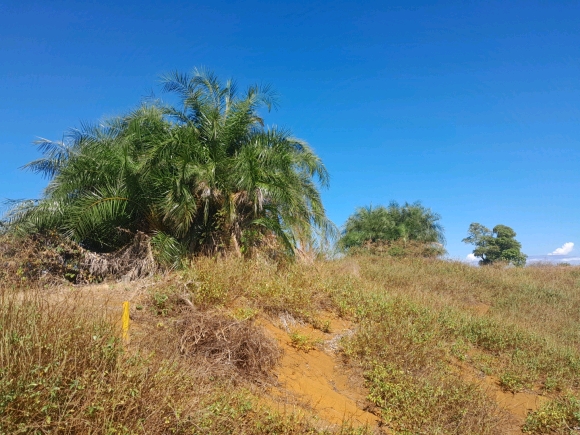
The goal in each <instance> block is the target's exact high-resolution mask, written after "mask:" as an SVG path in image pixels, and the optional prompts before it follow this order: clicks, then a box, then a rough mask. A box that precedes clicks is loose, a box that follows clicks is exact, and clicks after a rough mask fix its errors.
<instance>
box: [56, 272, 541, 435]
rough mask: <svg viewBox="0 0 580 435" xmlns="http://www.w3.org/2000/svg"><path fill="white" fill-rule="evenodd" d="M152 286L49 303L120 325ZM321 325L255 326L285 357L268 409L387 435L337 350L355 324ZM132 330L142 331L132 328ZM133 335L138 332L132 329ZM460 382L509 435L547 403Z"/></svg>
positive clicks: (492, 382) (465, 368)
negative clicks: (505, 422) (483, 400)
mask: <svg viewBox="0 0 580 435" xmlns="http://www.w3.org/2000/svg"><path fill="white" fill-rule="evenodd" d="M151 284H152V282H148V281H139V282H133V283H130V284H125V283H117V284H100V285H91V286H82V287H64V288H58V289H54V290H52V291H51V293H50V297H49V298H47V299H48V300H50V301H52V302H61V301H63V302H64V301H68V302H70V301H71V300H72V301H73V303H76V304H78V305H79V306H83V307H98V309H101V310H103V308H104V310H105V311H106V312H107V314H109V315H110V316H111V318H112V319H115V320H114V321H115V322H119V326H120V320H121V314H122V305H123V302H124V301H129V302H130V303H131V312H134V310H135V308H136V306H137V304H138V301H139V299H140V298H141V297H142V296H143V295H144V294H145V292H146V288H147V287H149V286H150V285H151ZM466 305H467V307H466V308H468V309H470V310H472V311H473V312H474V314H476V315H485V314H486V313H487V311H488V310H489V305H486V304H483V303H477V304H476V303H468V304H466ZM323 320H328V321H329V322H330V333H323V332H321V331H319V330H316V329H314V328H313V327H312V326H310V325H304V324H300V323H298V322H296V321H294V320H293V319H292V318H291V317H286V318H279V319H266V318H265V317H260V318H259V319H258V320H257V322H258V324H260V325H262V326H263V327H264V328H265V329H266V330H267V331H268V332H269V333H270V334H271V335H272V336H273V337H275V338H276V340H277V341H278V343H279V346H280V347H281V348H282V350H283V356H282V359H281V361H280V364H279V365H278V367H277V369H276V372H275V375H276V377H277V380H278V385H277V386H276V387H272V388H271V390H270V393H271V400H268V402H270V404H273V405H274V406H277V407H278V408H279V409H280V410H284V411H302V412H305V413H307V414H310V415H312V416H314V417H315V418H316V419H318V421H319V422H320V425H321V427H333V426H337V425H341V424H342V423H343V422H347V423H350V424H351V425H352V426H354V427H360V426H368V427H371V428H375V429H377V430H379V431H381V432H383V433H384V428H379V425H380V419H379V417H377V416H376V415H374V414H372V413H370V412H368V411H367V410H366V409H367V407H368V402H367V400H366V396H367V394H368V392H367V391H366V389H365V388H364V387H363V385H364V381H363V379H362V377H361V376H360V374H356V373H353V372H352V371H349V370H348V368H347V367H345V365H344V364H343V363H342V362H341V361H340V358H338V356H337V355H336V354H335V352H334V350H333V349H332V348H333V347H335V346H336V343H337V342H338V340H339V338H340V337H341V336H343V335H345V334H350V333H352V331H353V328H354V325H353V324H352V323H351V322H348V321H345V320H343V319H340V318H337V317H336V316H334V315H330V314H326V317H325V318H324V319H323ZM132 327H133V328H135V327H138V325H137V324H135V323H132ZM133 331H134V332H136V331H135V329H133ZM291 331H297V332H299V333H301V334H303V335H305V336H308V337H310V338H311V339H312V340H318V341H319V342H320V345H319V346H317V347H316V348H315V349H312V350H310V351H308V352H305V351H304V350H299V349H297V348H295V347H293V346H292V345H291V339H290V335H289V333H290V332H291ZM454 366H455V367H456V369H457V373H458V376H461V377H462V378H463V379H465V380H467V381H469V382H473V383H476V384H478V385H480V386H481V387H482V388H483V390H484V391H485V392H486V394H487V395H488V396H489V397H490V398H492V399H493V400H494V401H495V402H496V403H497V404H498V406H499V407H500V408H502V409H503V410H504V411H506V412H507V413H509V415H510V416H511V418H510V423H509V427H506V428H505V432H504V433H505V434H506V435H516V434H521V433H522V432H521V430H520V428H521V426H522V424H523V423H524V420H525V418H526V416H527V414H528V413H529V412H530V411H534V410H537V409H538V408H539V407H540V406H541V405H542V404H543V403H545V402H546V401H547V400H549V399H548V398H547V397H545V396H541V395H538V394H536V393H534V392H519V393H511V392H505V391H503V390H502V388H501V387H500V386H499V382H498V379H497V378H495V377H493V376H485V375H483V374H482V373H481V372H479V371H478V370H476V369H475V368H474V367H472V366H471V365H469V364H467V363H465V362H462V361H454Z"/></svg>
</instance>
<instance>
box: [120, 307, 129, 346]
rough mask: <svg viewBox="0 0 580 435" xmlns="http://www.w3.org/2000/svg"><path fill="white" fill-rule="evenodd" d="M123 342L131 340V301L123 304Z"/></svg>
mask: <svg viewBox="0 0 580 435" xmlns="http://www.w3.org/2000/svg"><path fill="white" fill-rule="evenodd" d="M122 322H123V340H125V341H127V340H128V339H129V301H125V302H123V318H122Z"/></svg>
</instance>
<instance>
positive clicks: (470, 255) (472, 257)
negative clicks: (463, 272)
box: [465, 253, 479, 261]
mask: <svg viewBox="0 0 580 435" xmlns="http://www.w3.org/2000/svg"><path fill="white" fill-rule="evenodd" d="M465 259H466V260H467V261H479V258H478V257H476V256H475V255H473V253H471V254H467V257H465Z"/></svg>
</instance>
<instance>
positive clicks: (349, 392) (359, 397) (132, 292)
mask: <svg viewBox="0 0 580 435" xmlns="http://www.w3.org/2000/svg"><path fill="white" fill-rule="evenodd" d="M578 287H580V273H577V271H576V270H574V269H566V268H559V269H555V268H553V269H546V270H539V269H538V270H535V269H530V270H514V269H510V270H501V269H481V270H479V269H472V268H468V267H467V266H464V265H460V264H454V263H447V262H430V261H422V260H413V261H407V260H403V261H400V262H398V261H384V260H377V259H369V260H367V259H346V260H345V261H337V262H327V263H324V262H320V263H314V264H313V265H312V266H303V265H292V266H287V267H286V268H281V269H279V268H277V267H276V266H273V265H269V264H264V263H259V262H241V261H238V260H229V259H226V260H223V261H221V260H220V261H215V260H203V259H201V260H199V261H198V262H196V264H195V267H192V268H191V269H187V270H185V271H183V272H180V273H177V274H170V275H168V276H165V277H158V278H156V279H155V280H153V279H152V280H139V281H135V282H131V283H115V284H99V285H91V286H77V287H61V288H45V289H43V290H42V292H43V293H42V297H43V298H45V299H46V300H48V301H52V302H55V303H56V302H66V303H67V304H71V306H77V307H79V308H84V309H86V308H89V309H90V310H92V311H94V312H99V313H103V312H106V313H107V317H108V318H109V319H111V321H112V322H113V323H114V324H116V325H119V324H120V318H121V312H122V304H123V302H124V301H127V300H128V301H130V304H131V316H132V321H131V327H130V337H131V340H130V344H129V346H128V347H127V346H126V349H129V350H131V351H135V352H136V353H139V352H142V351H143V352H150V351H151V352H155V354H156V355H158V356H162V357H163V358H166V359H167V360H170V359H172V358H173V359H175V360H182V361H184V362H185V364H198V362H200V361H201V360H200V359H196V357H191V358H190V357H189V356H188V355H183V354H182V353H180V352H181V350H180V345H179V339H180V331H179V325H182V324H183V319H184V318H183V316H184V315H187V310H188V309H190V308H188V307H189V306H190V305H191V307H192V308H191V309H195V310H197V312H199V313H202V314H203V316H208V317H211V316H213V315H214V314H215V315H217V316H221V319H222V320H220V321H226V322H228V321H241V322H246V323H247V324H251V325H254V327H255V326H258V329H260V330H262V331H265V332H266V333H267V335H268V336H269V337H271V338H274V339H275V341H276V343H277V345H278V347H279V348H280V349H281V350H282V354H281V357H280V359H279V360H278V362H277V364H276V365H275V366H274V367H273V368H268V371H269V375H268V376H267V377H264V378H260V379H249V378H248V379H246V378H244V376H245V375H244V374H243V373H241V372H240V373H234V372H232V371H229V372H228V371H227V370H223V371H222V372H219V373H220V374H219V375H218V376H217V377H216V379H222V380H223V382H225V384H220V385H222V386H221V387H219V388H222V389H224V390H219V389H218V390H215V391H227V392H228V393H229V392H230V391H234V390H235V391H236V393H232V394H234V395H235V397H238V396H237V395H238V394H239V391H242V390H243V389H246V390H248V391H250V393H248V394H250V396H251V397H254V398H258V402H252V400H254V399H247V398H244V399H243V400H242V401H241V402H240V403H241V405H240V406H241V408H234V410H235V412H234V411H232V409H230V408H228V407H224V405H223V404H220V405H219V406H218V405H215V406H214V405H212V404H211V403H209V404H208V403H206V404H204V405H203V406H202V405H199V404H197V403H196V404H191V405H190V408H191V409H190V411H191V412H193V413H194V414H195V413H196V412H202V414H203V413H205V414H203V415H202V416H201V417H195V418H202V417H203V418H206V417H204V415H206V414H208V413H209V414H208V415H210V417H211V418H210V417H207V418H209V420H207V421H206V420H203V419H202V420H199V419H198V420H195V421H196V424H199V421H206V423H204V424H207V425H210V423H209V422H216V421H221V420H219V418H223V416H221V417H220V416H217V417H216V416H214V415H213V414H211V413H212V412H226V413H227V415H229V417H228V418H230V419H232V418H234V417H235V418H236V419H242V420H243V419H246V420H244V421H251V419H252V418H254V417H251V415H253V414H252V413H254V412H257V411H255V410H257V409H263V410H264V409H266V408H268V409H273V410H275V411H278V414H280V415H287V416H291V417H289V420H285V421H292V422H293V423H291V424H290V423H289V424H290V426H285V427H287V428H288V427H294V428H295V429H293V430H294V432H292V431H290V430H289V429H288V430H287V429H285V430H287V431H286V432H284V431H279V432H278V433H301V432H300V431H302V432H304V433H305V432H309V433H318V432H313V430H318V431H323V430H329V431H341V430H342V431H343V432H342V433H353V432H348V431H346V432H345V431H344V428H348V427H354V428H361V429H363V430H364V429H365V428H366V430H367V432H371V433H372V432H374V433H393V434H403V433H417V434H430V433H440V434H448V433H449V434H508V435H516V434H522V433H523V432H522V430H523V429H525V430H526V431H527V432H525V433H536V434H542V433H554V434H569V433H575V432H573V431H574V430H575V428H576V427H577V424H578V423H577V418H576V417H575V415H580V406H579V405H578V404H579V402H577V401H576V400H577V399H576V398H575V397H576V395H577V394H578V388H579V375H578V373H579V371H578V367H580V362H579V361H580V360H579V359H578V351H577V349H575V347H574V346H569V342H570V341H571V340H572V342H573V344H574V345H575V344H576V342H575V341H574V340H575V337H576V335H577V320H578V319H577V317H578V314H577V312H576V311H577V307H578V306H580V298H578V296H577V294H578V291H577V288H578ZM22 294H23V295H24V292H22ZM184 310H185V311H184ZM545 311H547V312H549V313H551V314H550V316H548V317H546V316H545V315H544V314H543V313H544V312H545ZM560 312H561V313H562V314H558V313H560ZM555 315H560V317H561V319H560V320H558V319H555V318H554V316H555ZM575 316H576V317H575ZM223 319H226V320H223ZM227 319H230V320H227ZM222 324H223V323H222ZM574 325H576V326H574ZM254 329H255V328H254ZM248 331H250V332H251V328H250V329H248ZM208 333H211V331H209V332H208ZM260 333H261V334H263V333H262V332H260ZM575 334H576V335H575ZM210 335H211V334H210ZM216 337H217V336H216ZM223 338H224V339H226V340H227V337H225V336H224V337H223ZM182 355H183V356H185V358H182V357H181V356H182ZM208 355H209V354H208ZM209 357H210V358H211V357H212V356H211V355H209ZM222 363H223V361H222V362H220V364H222ZM226 363H227V361H226ZM204 367H205V368H203V370H207V374H205V375H204V374H203V370H202V371H201V372H202V376H205V378H206V379H209V381H208V383H206V384H204V388H207V391H208V393H207V394H210V393H209V392H211V391H213V390H212V389H213V388H214V383H213V382H214V381H212V380H211V379H213V376H214V375H213V373H217V372H215V371H212V370H214V368H215V367H214V368H212V367H210V366H207V367H206V366H204ZM220 376H221V378H220ZM222 380H220V381H219V382H222ZM224 385H225V386H224ZM231 385H235V389H232V387H231ZM240 388H241V389H242V390H240ZM151 391H154V390H153V389H152V390H151ZM204 391H206V390H204ZM151 394H152V393H151ZM203 394H206V393H203ZM220 394H221V393H220ZM244 394H245V393H244ZM198 396H199V395H198ZM198 396H196V400H198V401H199V400H202V399H201V398H200V397H202V396H199V397H198ZM250 396H248V397H250ZM185 397H187V396H185ZM207 397H208V398H209V399H208V400H211V401H213V400H224V399H216V398H214V397H213V396H210V395H207ZM240 397H242V396H240ZM243 397H246V396H243ZM227 400H229V399H227ZM236 400H237V399H236ZM216 403H217V402H216ZM220 403H221V402H220ZM228 406H229V405H228ZM236 406H238V405H236ZM262 407H264V408H262ZM240 409H241V410H240ZM208 410H209V411H208ZM216 410H217V411H216ZM242 411H243V412H242ZM269 412H270V411H267V410H265V411H263V414H260V415H262V417H260V418H265V419H266V420H260V423H259V424H260V425H261V426H260V425H259V426H255V427H254V426H252V427H254V429H252V430H249V429H246V433H255V432H256V431H257V430H256V429H255V428H256V427H260V428H262V429H260V430H259V431H261V433H270V432H268V431H267V430H263V428H264V421H270V422H271V421H274V420H271V417H268V416H269V415H270V414H269ZM295 415H302V416H305V418H306V419H305V420H293V419H294V418H295V417H292V416H295ZM232 416H234V417H232ZM264 416H265V417H264ZM530 417H533V418H532V419H530ZM276 418H278V417H276ZM216 419H217V420H216ZM268 419H270V420H268ZM534 419H535V420H534ZM228 421H231V420H228ZM275 421H276V422H279V421H280V420H275ZM296 421H298V423H296ZM305 421H307V422H308V423H307V424H306V423H304V422H305ZM530 422H531V423H530ZM212 424H214V425H213V426H212V428H213V429H211V430H210V429H207V430H205V431H206V432H207V433H216V430H217V429H216V427H218V426H216V424H217V423H212ZM252 424H253V423H252ZM256 424H257V423H256ZM276 424H278V423H276ZM297 424H298V426H296V425H297ZM302 424H305V425H303V426H300V425H302ZM292 425H294V426H292ZM312 425H313V426H312ZM208 427H209V426H208ZM248 427H250V426H248ZM297 427H299V428H300V430H298V429H296V428H297ZM313 427H314V429H313ZM268 430H270V429H268ZM571 431H572V432H571ZM274 432H275V431H274ZM272 433H273V432H272Z"/></svg>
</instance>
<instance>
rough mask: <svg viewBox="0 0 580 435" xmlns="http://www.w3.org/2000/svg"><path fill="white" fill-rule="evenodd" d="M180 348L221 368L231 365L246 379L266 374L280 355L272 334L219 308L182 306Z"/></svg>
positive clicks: (179, 326) (257, 377)
mask: <svg viewBox="0 0 580 435" xmlns="http://www.w3.org/2000/svg"><path fill="white" fill-rule="evenodd" d="M178 331H179V333H180V335H181V336H180V338H179V350H180V352H181V353H182V354H184V355H190V356H194V357H196V358H199V357H201V358H203V359H204V361H205V363H206V364H207V365H208V366H211V367H214V368H216V369H218V370H220V371H223V370H227V369H229V368H232V369H234V370H236V371H237V372H238V373H237V374H238V376H241V377H244V378H246V379H260V378H268V377H269V376H270V374H271V370H272V368H273V367H274V366H275V365H276V363H277V361H278V359H279V358H280V349H279V348H278V346H277V344H276V342H275V341H274V339H272V338H271V337H268V336H267V335H266V334H265V333H264V331H263V330H262V329H261V328H259V327H257V326H256V325H254V324H253V322H252V321H251V320H237V319H233V318H231V317H230V316H227V315H225V314H224V313H222V312H219V311H210V312H200V311H198V310H196V309H194V308H190V309H188V310H185V312H184V313H183V314H182V316H181V318H180V320H179V323H178Z"/></svg>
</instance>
